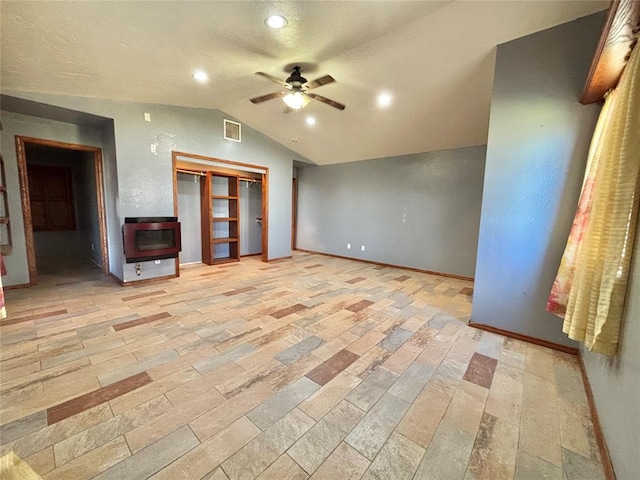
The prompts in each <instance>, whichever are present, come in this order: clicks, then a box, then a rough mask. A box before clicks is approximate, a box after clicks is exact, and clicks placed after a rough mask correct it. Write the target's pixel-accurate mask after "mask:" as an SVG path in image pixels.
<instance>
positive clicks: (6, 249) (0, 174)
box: [0, 155, 11, 255]
mask: <svg viewBox="0 0 640 480" xmlns="http://www.w3.org/2000/svg"><path fill="white" fill-rule="evenodd" d="M0 254H2V255H10V254H11V223H10V222H9V201H8V199H7V177H6V176H5V174H4V160H3V158H2V155H0Z"/></svg>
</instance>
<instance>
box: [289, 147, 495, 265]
mask: <svg viewBox="0 0 640 480" xmlns="http://www.w3.org/2000/svg"><path fill="white" fill-rule="evenodd" d="M484 159H485V147H484V146H482V147H473V148H464V149H455V150H445V151H440V152H431V153H423V154H417V155H407V156H402V157H390V158H381V159H375V160H366V161H362V162H352V163H346V164H339V165H328V166H321V167H318V166H308V167H304V168H298V218H297V220H298V228H297V230H298V231H297V247H298V248H301V249H305V250H314V251H318V252H324V253H331V254H335V255H342V256H346V257H352V258H358V259H366V260H372V261H376V262H382V263H389V264H392V265H400V266H406V267H413V268H419V269H424V270H431V271H435V272H441V273H449V274H454V275H461V276H466V277H472V276H473V274H474V270H475V258H476V249H477V239H478V226H479V222H480V202H481V198H482V179H483V172H484ZM347 243H351V249H347ZM362 245H364V246H365V251H364V252H363V251H362V250H361V246H362Z"/></svg>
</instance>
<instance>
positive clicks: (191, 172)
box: [176, 168, 206, 177]
mask: <svg viewBox="0 0 640 480" xmlns="http://www.w3.org/2000/svg"><path fill="white" fill-rule="evenodd" d="M176 172H178V173H187V174H189V175H199V176H201V177H204V176H205V175H206V173H203V172H194V171H192V170H182V169H181V168H176Z"/></svg>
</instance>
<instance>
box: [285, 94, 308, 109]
mask: <svg viewBox="0 0 640 480" xmlns="http://www.w3.org/2000/svg"><path fill="white" fill-rule="evenodd" d="M282 100H283V101H284V103H286V104H287V107H289V108H291V109H293V110H300V109H301V108H304V107H306V106H307V105H308V104H309V102H310V101H311V100H309V97H307V96H306V95H305V94H304V93H302V92H301V91H300V90H293V91H292V92H289V93H287V94H286V95H285V96H284V97H282Z"/></svg>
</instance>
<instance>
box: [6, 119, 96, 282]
mask: <svg viewBox="0 0 640 480" xmlns="http://www.w3.org/2000/svg"><path fill="white" fill-rule="evenodd" d="M1 120H2V126H3V130H2V132H1V133H0V136H1V140H2V142H1V149H2V156H3V157H4V161H5V171H6V175H7V192H8V200H9V213H10V217H11V234H12V237H13V242H12V243H13V252H12V253H11V255H9V256H7V257H5V262H6V265H7V276H6V277H3V279H2V283H3V285H6V286H10V285H22V284H26V283H29V271H28V267H27V251H26V243H25V236H24V234H25V232H24V221H23V217H22V204H21V200H20V186H19V185H20V184H19V180H18V164H17V159H16V147H15V140H14V136H15V135H24V136H28V137H36V138H45V139H51V140H58V141H62V142H68V143H75V144H80V145H88V146H93V147H99V148H101V147H102V136H103V134H102V132H101V131H100V129H96V128H92V127H88V126H84V125H75V124H71V123H65V122H58V121H55V120H49V119H43V118H39V117H33V116H29V115H22V114H18V113H13V112H7V111H2V112H1Z"/></svg>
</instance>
